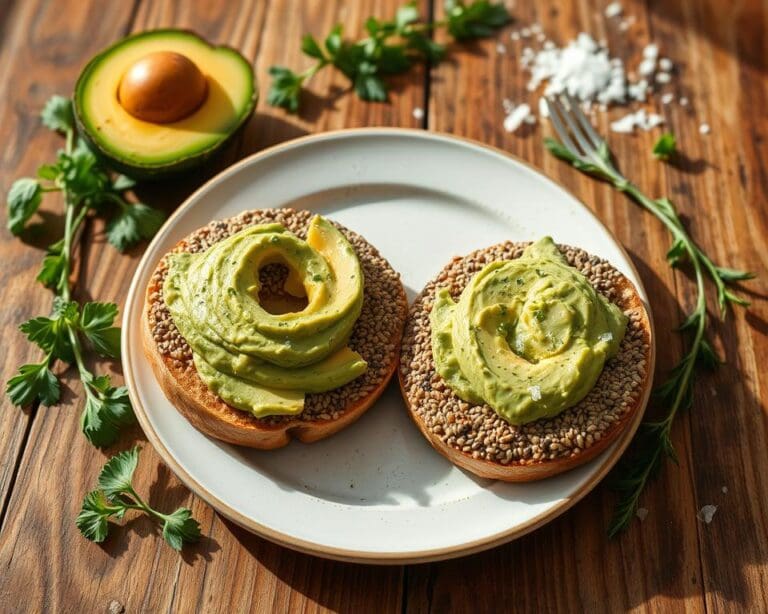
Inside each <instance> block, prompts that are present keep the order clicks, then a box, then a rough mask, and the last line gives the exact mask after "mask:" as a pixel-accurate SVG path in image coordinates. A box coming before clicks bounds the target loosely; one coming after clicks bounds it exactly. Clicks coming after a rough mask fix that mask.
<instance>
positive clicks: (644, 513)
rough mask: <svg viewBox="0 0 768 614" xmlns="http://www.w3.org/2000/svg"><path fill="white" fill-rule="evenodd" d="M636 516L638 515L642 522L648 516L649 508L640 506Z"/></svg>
mask: <svg viewBox="0 0 768 614" xmlns="http://www.w3.org/2000/svg"><path fill="white" fill-rule="evenodd" d="M635 516H637V517H638V518H639V519H640V522H642V521H643V520H645V519H646V518H647V517H648V510H647V509H646V508H644V507H638V508H637V511H636V512H635Z"/></svg>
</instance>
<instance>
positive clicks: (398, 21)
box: [395, 2, 419, 34]
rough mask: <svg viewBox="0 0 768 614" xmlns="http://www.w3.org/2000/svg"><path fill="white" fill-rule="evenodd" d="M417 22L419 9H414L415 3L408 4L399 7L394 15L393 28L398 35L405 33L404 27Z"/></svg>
mask: <svg viewBox="0 0 768 614" xmlns="http://www.w3.org/2000/svg"><path fill="white" fill-rule="evenodd" d="M418 20H419V9H418V8H416V3H415V2H409V3H408V4H406V5H404V6H401V7H400V8H399V9H397V13H395V27H396V29H397V32H398V33H399V34H402V33H403V32H404V31H405V28H406V26H409V25H410V24H412V23H415V22H417V21H418Z"/></svg>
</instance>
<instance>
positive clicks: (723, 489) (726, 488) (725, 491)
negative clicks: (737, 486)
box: [721, 486, 728, 495]
mask: <svg viewBox="0 0 768 614" xmlns="http://www.w3.org/2000/svg"><path fill="white" fill-rule="evenodd" d="M721 490H722V491H723V494H724V495H727V494H728V487H727V486H723V488H722V489H721Z"/></svg>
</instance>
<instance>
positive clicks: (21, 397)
mask: <svg viewBox="0 0 768 614" xmlns="http://www.w3.org/2000/svg"><path fill="white" fill-rule="evenodd" d="M5 393H6V394H7V395H8V398H9V399H10V400H11V403H13V404H14V405H18V406H19V407H24V406H26V405H29V404H31V403H33V402H34V401H36V400H39V401H40V403H42V404H43V405H54V404H55V403H57V402H58V401H59V394H60V390H59V380H57V379H56V376H55V375H54V374H53V372H52V371H51V370H50V369H49V368H48V360H44V361H43V362H41V363H39V364H34V363H33V364H27V365H22V366H21V367H19V372H18V374H17V375H14V376H13V377H12V378H11V379H9V380H8V384H7V385H6V387H5Z"/></svg>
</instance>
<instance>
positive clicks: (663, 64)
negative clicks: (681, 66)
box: [659, 58, 675, 72]
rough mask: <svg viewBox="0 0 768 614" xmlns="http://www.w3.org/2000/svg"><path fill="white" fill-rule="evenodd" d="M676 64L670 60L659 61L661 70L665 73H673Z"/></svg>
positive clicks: (662, 59)
mask: <svg viewBox="0 0 768 614" xmlns="http://www.w3.org/2000/svg"><path fill="white" fill-rule="evenodd" d="M674 66H675V65H674V64H673V63H672V60H670V59H669V58H661V59H660V60H659V68H661V70H663V71H664V72H672V69H673V68H674Z"/></svg>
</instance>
